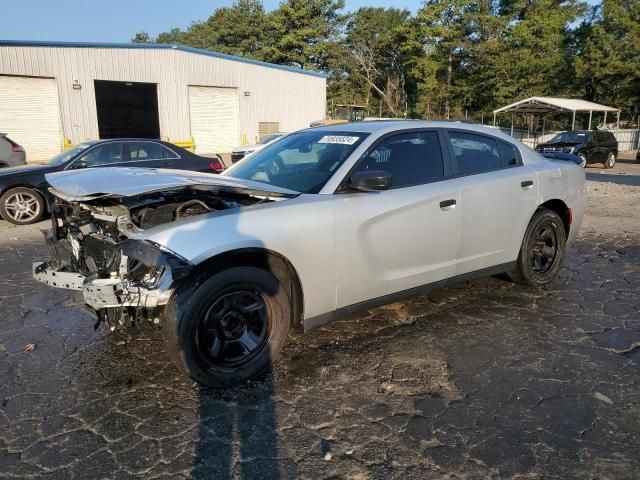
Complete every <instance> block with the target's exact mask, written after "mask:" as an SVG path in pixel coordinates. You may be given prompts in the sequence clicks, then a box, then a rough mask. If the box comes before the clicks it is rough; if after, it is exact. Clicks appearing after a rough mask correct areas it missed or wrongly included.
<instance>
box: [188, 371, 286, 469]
mask: <svg viewBox="0 0 640 480" xmlns="http://www.w3.org/2000/svg"><path fill="white" fill-rule="evenodd" d="M260 382H262V384H261V385H258V384H257V382H253V383H252V384H250V386H242V387H240V388H239V389H234V393H236V394H237V393H241V395H238V396H237V397H235V395H234V393H231V395H232V396H233V397H235V398H234V399H233V400H231V401H229V398H228V397H229V393H228V392H226V393H225V392H224V391H217V390H212V389H207V388H200V391H199V408H198V416H199V426H198V440H197V447H196V452H195V458H194V461H193V468H192V471H191V478H194V479H216V480H230V479H232V478H233V479H254V478H264V479H274V480H278V479H280V478H281V475H280V465H279V460H278V454H277V444H278V438H277V431H276V426H277V422H276V412H275V407H274V402H273V383H272V379H271V373H267V374H266V376H265V378H264V380H261V381H260ZM236 390H240V391H241V392H238V391H236Z"/></svg>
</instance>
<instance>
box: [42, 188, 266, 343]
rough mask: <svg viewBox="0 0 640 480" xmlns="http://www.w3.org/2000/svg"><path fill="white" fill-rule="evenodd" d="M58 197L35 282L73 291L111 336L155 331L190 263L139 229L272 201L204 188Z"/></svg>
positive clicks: (262, 197)
mask: <svg viewBox="0 0 640 480" xmlns="http://www.w3.org/2000/svg"><path fill="white" fill-rule="evenodd" d="M51 192H52V193H53V194H54V196H56V202H55V205H54V207H53V211H52V223H53V225H52V228H51V230H49V231H48V232H47V233H46V236H45V237H46V244H47V246H48V249H49V259H48V261H47V262H37V263H34V264H33V276H34V278H35V279H36V280H39V281H41V282H43V283H45V284H47V285H49V286H51V287H57V288H64V289H68V290H71V291H72V292H74V293H73V296H74V297H75V299H76V300H77V302H78V303H80V304H84V305H86V306H87V307H88V308H89V309H90V310H91V311H92V312H94V313H95V314H96V315H97V318H98V323H97V324H96V325H98V324H99V323H100V322H102V321H104V322H106V323H107V324H108V325H109V328H110V329H111V330H117V329H124V328H127V327H130V326H132V325H135V324H137V323H139V322H150V323H151V324H155V325H158V324H159V323H160V318H161V313H162V310H163V309H164V307H165V305H166V304H167V303H168V302H169V300H170V298H171V295H172V293H173V291H174V289H175V286H176V284H177V282H178V281H180V280H181V279H183V278H185V277H186V276H188V275H189V273H190V271H191V269H192V268H193V266H194V265H193V264H191V263H190V262H189V261H188V260H186V259H184V258H182V257H181V256H179V255H178V254H176V253H174V252H171V251H169V250H168V249H166V248H165V247H163V246H161V245H158V244H155V243H153V242H151V241H149V240H147V239H145V238H144V237H145V235H144V231H145V230H147V229H150V228H153V227H155V226H158V225H163V224H166V223H170V222H175V221H178V220H181V219H185V218H188V217H193V216H199V215H205V214H212V213H215V212H218V211H221V210H228V209H231V208H240V207H244V206H249V205H253V204H256V203H263V202H269V201H273V199H272V198H269V197H268V196H262V195H256V194H255V193H251V192H238V191H220V190H219V189H215V188H211V187H206V186H181V187H179V188H175V189H168V190H162V191H157V192H151V193H142V194H136V195H133V196H129V197H119V196H114V195H94V196H85V197H83V198H82V199H81V200H78V198H77V197H75V198H74V197H70V196H69V195H67V194H65V193H64V192H61V191H57V190H56V189H53V188H52V189H51Z"/></svg>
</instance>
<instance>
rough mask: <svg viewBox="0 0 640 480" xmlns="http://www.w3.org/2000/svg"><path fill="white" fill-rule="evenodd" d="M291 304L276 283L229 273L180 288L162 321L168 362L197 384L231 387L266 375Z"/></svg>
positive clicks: (251, 273)
mask: <svg viewBox="0 0 640 480" xmlns="http://www.w3.org/2000/svg"><path fill="white" fill-rule="evenodd" d="M291 312H292V309H291V302H290V299H289V296H288V295H287V293H286V292H285V290H284V288H283V287H282V285H280V282H279V281H278V279H277V278H276V277H275V276H274V275H273V274H272V273H271V272H269V271H267V270H263V269H260V268H256V267H233V268H229V269H227V270H223V271H221V272H218V273H216V274H214V275H212V276H210V277H209V278H207V279H204V278H203V277H200V278H198V279H192V280H191V281H188V282H186V283H185V284H184V285H182V286H180V287H179V288H178V289H177V291H176V293H175V294H174V296H173V297H172V299H171V301H170V302H169V304H168V305H167V307H166V309H165V311H164V313H163V316H162V331H163V335H164V338H165V341H166V344H167V351H168V353H169V356H170V357H171V359H172V360H173V362H174V363H175V364H176V366H177V367H178V368H179V369H180V370H182V371H183V372H184V373H186V374H187V375H188V376H189V377H191V378H192V379H193V380H195V381H196V382H198V383H201V384H203V385H206V386H210V387H229V386H232V385H235V384H238V383H242V382H244V381H246V380H248V379H250V378H254V377H257V376H260V375H261V374H263V373H264V372H265V371H267V370H268V369H269V368H270V366H271V364H272V362H273V360H274V359H275V358H276V356H277V355H278V354H279V353H280V350H281V349H282V347H283V345H284V343H285V341H286V339H287V335H288V332H289V326H290V324H291Z"/></svg>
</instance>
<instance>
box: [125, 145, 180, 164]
mask: <svg viewBox="0 0 640 480" xmlns="http://www.w3.org/2000/svg"><path fill="white" fill-rule="evenodd" d="M124 162H125V164H126V166H127V167H140V168H181V167H182V164H181V161H180V157H179V156H178V155H177V154H176V153H175V152H173V151H172V150H169V149H168V148H166V147H165V146H164V145H162V144H160V143H157V142H146V141H129V142H125V143H124Z"/></svg>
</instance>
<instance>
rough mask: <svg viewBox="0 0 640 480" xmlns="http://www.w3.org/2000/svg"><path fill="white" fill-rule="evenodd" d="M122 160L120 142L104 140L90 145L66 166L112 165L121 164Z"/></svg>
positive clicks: (72, 167) (90, 166) (69, 167)
mask: <svg viewBox="0 0 640 480" xmlns="http://www.w3.org/2000/svg"><path fill="white" fill-rule="evenodd" d="M122 161H123V154H122V142H105V143H99V144H97V145H96V146H94V147H90V148H89V149H88V150H87V152H86V153H85V154H83V155H81V156H80V157H78V158H76V159H75V160H74V161H73V162H71V164H70V165H69V166H68V167H66V168H67V169H75V168H94V167H113V166H119V165H122Z"/></svg>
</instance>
